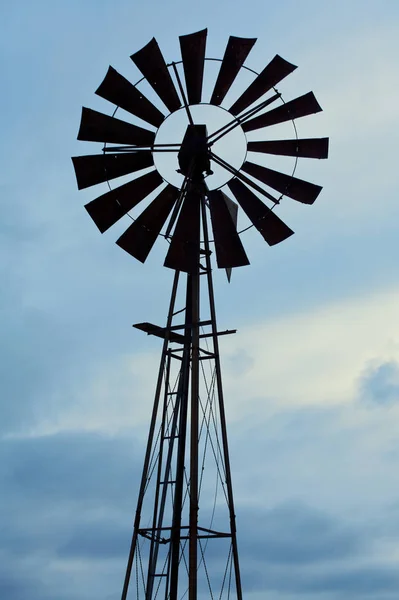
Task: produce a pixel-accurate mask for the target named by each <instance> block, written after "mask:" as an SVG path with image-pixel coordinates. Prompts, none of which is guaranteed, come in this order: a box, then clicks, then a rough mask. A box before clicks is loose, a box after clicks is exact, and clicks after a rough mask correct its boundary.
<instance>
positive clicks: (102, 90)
mask: <svg viewBox="0 0 399 600" xmlns="http://www.w3.org/2000/svg"><path fill="white" fill-rule="evenodd" d="M96 94H97V95H98V96H101V98H104V99H105V100H108V101H109V102H112V103H113V104H116V106H120V107H121V108H123V109H124V110H127V111H128V112H130V113H131V114H132V115H135V116H136V117H139V118H140V119H143V121H147V123H150V124H151V125H154V127H159V126H160V125H161V123H162V121H163V120H164V118H165V115H163V114H162V113H161V111H160V110H158V109H157V107H156V106H154V105H153V104H152V102H150V101H149V100H147V98H146V97H145V96H144V95H143V94H142V93H141V92H140V91H139V90H138V89H137V88H136V87H135V86H134V85H132V84H131V83H130V81H128V80H127V79H125V78H124V77H123V75H120V74H119V73H118V71H116V70H115V69H114V68H113V67H109V69H108V72H107V74H106V76H105V78H104V81H103V82H102V83H101V85H100V87H99V88H98V90H97V91H96Z"/></svg>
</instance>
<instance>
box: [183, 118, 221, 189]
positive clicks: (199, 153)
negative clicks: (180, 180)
mask: <svg viewBox="0 0 399 600" xmlns="http://www.w3.org/2000/svg"><path fill="white" fill-rule="evenodd" d="M207 135H208V134H207V129H206V125H188V127H187V130H186V134H185V136H184V139H183V143H182V145H181V149H180V152H179V154H178V161H179V166H180V169H179V171H178V172H179V173H182V174H183V175H187V176H188V177H189V178H190V179H191V180H192V181H201V180H202V179H203V176H204V174H205V175H212V173H213V171H212V170H211V161H210V158H209V152H208V144H207Z"/></svg>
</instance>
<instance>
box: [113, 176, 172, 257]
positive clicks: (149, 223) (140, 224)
mask: <svg viewBox="0 0 399 600" xmlns="http://www.w3.org/2000/svg"><path fill="white" fill-rule="evenodd" d="M178 195H179V190H178V189H177V188H175V187H174V186H172V185H168V186H167V187H166V188H165V189H164V190H162V192H161V193H160V194H159V195H158V196H157V197H156V198H155V200H153V201H152V202H151V204H150V205H149V206H147V208H146V209H145V210H144V211H143V212H142V213H141V215H140V216H139V217H138V218H137V219H136V221H135V222H134V223H133V224H132V225H130V227H129V228H128V229H127V230H126V231H125V233H123V234H122V235H121V237H120V238H119V239H118V240H117V242H116V243H117V244H118V246H120V247H121V248H122V249H123V250H125V251H126V252H128V253H129V254H131V255H132V256H134V258H137V260H139V261H140V262H142V263H143V262H145V260H146V258H147V256H148V255H149V253H150V250H151V248H152V247H153V245H154V243H155V240H156V239H157V237H158V235H159V233H160V231H161V229H162V227H163V226H164V224H165V221H166V219H167V218H168V216H169V214H170V212H171V210H172V208H173V206H174V205H175V203H176V199H177V196H178Z"/></svg>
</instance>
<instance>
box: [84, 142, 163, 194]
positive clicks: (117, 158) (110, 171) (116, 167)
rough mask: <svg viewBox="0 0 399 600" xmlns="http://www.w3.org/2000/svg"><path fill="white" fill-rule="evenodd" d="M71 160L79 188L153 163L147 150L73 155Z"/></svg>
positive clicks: (144, 167)
mask: <svg viewBox="0 0 399 600" xmlns="http://www.w3.org/2000/svg"><path fill="white" fill-rule="evenodd" d="M72 162H73V166H74V168H75V175H76V181H77V184H78V189H79V190H83V189H84V188H87V187H90V186H92V185H95V184H96V183H102V182H103V181H109V180H110V179H115V177H121V176H122V175H128V174H129V173H134V172H135V171H140V170H141V169H146V168H147V167H152V165H153V164H154V160H153V158H152V153H151V152H150V151H149V150H142V151H141V152H132V153H124V154H92V155H88V156H74V157H72Z"/></svg>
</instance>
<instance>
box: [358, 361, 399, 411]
mask: <svg viewBox="0 0 399 600" xmlns="http://www.w3.org/2000/svg"><path fill="white" fill-rule="evenodd" d="M359 387H360V390H359V395H360V399H361V400H363V401H366V402H368V403H369V404H371V405H376V406H391V405H393V404H397V403H398V402H399V363H397V362H396V361H389V362H383V363H381V364H376V365H372V366H370V367H368V368H367V369H366V370H365V372H364V373H363V375H362V377H361V380H360V386H359Z"/></svg>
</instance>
